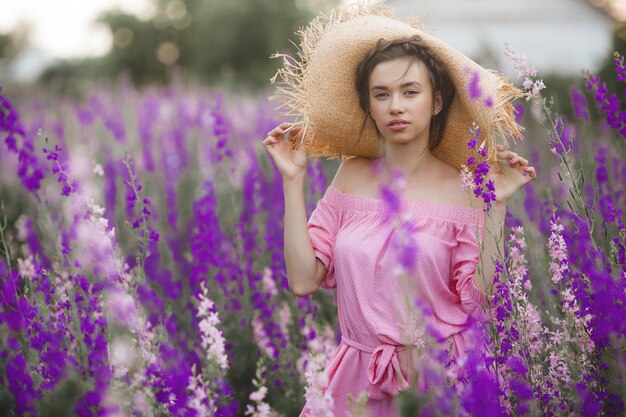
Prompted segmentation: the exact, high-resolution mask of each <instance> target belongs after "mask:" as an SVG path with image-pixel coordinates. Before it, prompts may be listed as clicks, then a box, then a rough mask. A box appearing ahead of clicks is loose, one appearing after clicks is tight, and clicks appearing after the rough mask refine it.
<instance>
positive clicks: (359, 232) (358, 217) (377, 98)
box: [263, 13, 535, 417]
mask: <svg viewBox="0 0 626 417" xmlns="http://www.w3.org/2000/svg"><path fill="white" fill-rule="evenodd" d="M362 17H365V18H367V19H365V20H363V21H360V20H359V19H360V18H362ZM373 17H375V18H376V19H371V18H373ZM342 18H343V19H346V18H345V16H344V17H342ZM379 18H382V19H383V20H380V19H379ZM368 19H369V20H368ZM377 19H378V20H377ZM346 20H347V22H346ZM346 20H342V21H340V22H337V24H336V26H335V29H334V30H333V31H332V33H331V35H329V36H330V38H329V37H328V36H327V37H326V41H328V42H330V43H331V44H335V45H343V44H348V45H350V46H349V48H350V49H355V48H358V47H357V46H355V45H362V43H363V38H367V39H369V40H370V42H369V46H368V47H367V48H366V49H365V50H364V51H362V52H361V53H360V54H357V55H358V58H359V59H358V60H357V61H354V62H353V64H354V63H356V65H347V64H346V62H341V63H340V64H341V68H343V67H345V66H346V65H347V66H348V67H350V68H349V69H350V70H351V71H352V72H353V73H354V75H353V76H352V78H351V81H350V82H349V84H351V85H350V88H351V89H352V90H353V91H354V92H355V97H356V100H352V102H351V103H348V104H347V105H346V107H344V108H343V110H338V109H337V108H333V105H334V104H333V103H334V101H333V100H341V99H342V97H344V96H345V95H344V94H343V93H337V94H336V95H333V93H325V94H326V98H327V100H328V101H327V102H326V104H325V106H330V107H331V108H333V109H332V110H333V111H332V113H333V114H334V115H336V117H337V119H336V120H338V121H335V122H334V123H336V124H337V126H338V125H339V124H341V123H345V124H349V125H351V129H352V132H353V133H354V134H353V136H352V137H340V138H339V139H332V138H331V139H329V140H342V141H345V142H347V143H348V144H350V143H352V144H353V145H354V146H355V149H356V147H357V146H360V147H361V149H362V148H363V142H362V139H363V138H364V137H367V132H366V131H365V130H366V127H367V123H370V122H373V125H374V129H375V130H376V135H377V136H378V138H379V144H380V152H379V154H378V155H375V156H370V157H364V156H359V152H353V156H355V157H353V158H349V159H345V160H344V161H343V162H342V164H341V166H340V168H339V170H338V171H337V173H336V175H335V177H334V179H333V181H332V184H331V185H330V187H329V188H328V190H327V191H326V193H325V195H324V197H323V198H322V199H321V200H320V201H319V203H318V205H317V208H316V209H315V211H314V212H313V214H312V215H311V218H310V219H309V220H308V222H307V218H306V211H305V203H304V181H305V176H306V163H307V155H308V154H310V153H312V152H311V150H312V149H313V148H314V144H311V141H309V142H308V143H306V142H305V141H304V139H306V135H307V134H310V132H305V128H303V127H302V126H300V125H292V124H289V123H282V124H280V125H279V126H277V127H276V128H275V129H274V130H272V131H271V132H270V133H269V134H268V136H267V138H266V139H265V140H264V141H263V144H264V146H265V148H266V149H267V151H268V153H269V155H270V156H271V158H272V159H273V161H274V162H275V164H276V166H277V168H278V171H279V172H280V174H281V175H282V177H283V184H284V192H285V260H286V265H287V275H288V280H289V285H290V288H291V290H292V291H293V292H294V293H295V294H296V295H298V296H305V295H308V294H311V293H313V292H314V291H316V290H317V289H318V288H319V287H323V288H336V291H337V305H338V314H339V323H340V326H341V332H342V342H341V344H340V345H339V347H338V348H337V351H336V352H335V354H334V356H333V358H332V359H331V361H330V363H329V364H328V365H327V367H326V374H327V376H328V387H327V392H328V393H330V395H331V396H332V398H333V400H334V406H333V407H334V408H333V413H334V415H335V416H337V417H341V416H348V415H349V410H350V409H349V406H348V403H347V397H348V395H352V397H354V398H357V397H358V396H359V395H360V393H362V392H364V391H366V392H367V394H368V401H367V408H368V411H369V413H370V415H371V416H372V417H376V416H393V415H396V414H397V411H396V410H395V408H394V404H393V399H394V397H395V396H396V395H397V394H398V393H399V392H400V391H401V390H404V389H407V388H409V386H410V382H412V378H413V377H414V376H415V374H416V371H417V368H418V367H419V363H418V364H416V363H414V356H415V355H411V350H412V347H414V346H416V345H419V340H417V338H419V334H417V335H416V334H415V333H414V332H412V331H411V330H412V329H411V327H412V326H414V325H415V323H412V322H411V320H410V318H411V312H410V311H407V308H406V305H407V304H406V303H405V302H404V299H405V298H407V297H408V298H409V299H410V300H412V301H415V302H419V303H422V304H424V305H426V306H428V308H429V309H430V311H431V312H432V315H431V316H430V318H429V320H431V325H432V326H433V327H434V328H435V329H436V330H437V331H438V332H439V333H440V335H441V336H442V337H443V338H444V339H445V340H446V341H447V343H449V344H450V346H451V354H452V355H454V356H458V355H460V354H462V353H463V351H464V350H465V348H466V346H467V344H468V343H469V341H468V340H466V337H465V334H464V330H465V329H466V328H467V323H468V322H469V321H470V320H471V318H472V317H481V316H484V308H483V306H484V305H485V304H486V302H485V300H486V295H489V294H490V291H491V288H490V286H489V285H488V282H485V280H484V279H483V278H482V277H483V276H484V277H487V278H488V279H489V278H490V277H492V276H493V273H494V270H495V267H494V255H495V254H496V253H497V251H498V247H497V244H498V243H497V242H498V241H499V242H500V244H502V228H503V220H504V215H505V211H506V203H507V201H508V200H509V199H510V197H511V196H512V195H513V193H514V192H515V191H516V190H517V189H519V188H520V187H522V186H523V185H524V184H526V183H528V182H530V181H532V180H533V179H534V178H535V170H534V169H533V168H532V167H530V166H529V165H528V161H527V160H526V159H524V158H522V157H520V156H519V155H517V154H516V153H514V152H511V151H510V150H508V149H506V148H504V147H498V148H496V147H495V146H493V145H490V144H489V143H487V144H486V146H491V147H493V149H490V151H493V153H492V155H493V156H494V157H497V159H498V160H501V161H505V163H504V164H502V165H501V168H500V169H495V168H492V169H491V171H490V172H489V174H488V179H491V180H493V181H494V183H495V189H496V201H495V203H494V205H493V208H492V209H491V213H492V216H493V218H494V224H495V228H493V227H490V226H489V223H491V222H486V221H485V215H484V211H483V205H482V200H478V199H476V198H473V197H468V192H467V191H464V190H463V187H462V182H461V177H460V175H459V167H458V166H454V164H452V163H451V162H450V161H453V160H454V158H446V153H445V152H444V153H443V154H442V153H441V152H439V151H440V150H441V149H446V152H447V153H448V154H452V155H453V156H454V157H458V156H459V155H461V156H464V155H466V153H467V152H466V150H467V147H466V146H465V147H462V146H461V145H454V146H452V147H451V143H452V141H453V140H454V139H452V138H451V135H450V134H451V131H452V132H453V133H454V129H452V128H451V127H450V125H451V124H454V123H457V122H458V118H461V117H462V111H459V110H458V109H459V107H465V108H469V107H471V106H470V105H469V104H468V105H464V104H467V103H470V102H469V101H468V99H467V96H468V93H467V92H465V91H464V89H466V88H467V80H468V77H467V74H465V75H464V74H463V72H464V71H465V70H458V68H457V70H456V72H454V71H455V70H450V68H453V67H452V66H451V65H450V64H445V63H444V62H445V60H446V59H447V58H450V60H451V61H455V62H456V58H455V55H454V54H455V53H456V52H454V53H453V52H444V53H443V55H441V53H440V55H439V57H438V56H436V55H435V53H434V51H435V50H439V49H440V48H439V47H438V46H439V45H440V43H439V42H440V41H438V40H435V41H434V42H437V44H436V45H433V44H432V42H433V41H432V39H431V38H427V37H426V35H425V34H423V33H417V30H408V29H406V28H405V27H404V26H402V25H401V24H400V23H398V21H397V20H395V19H393V18H391V17H389V16H386V15H385V16H379V15H378V14H377V15H376V16H372V14H371V13H370V14H366V15H365V16H359V15H357V16H352V17H350V18H349V19H346ZM348 24H352V25H353V26H352V27H351V28H350V29H349V30H344V29H345V26H346V25H348ZM397 25H400V26H399V27H400V28H401V29H400V30H398V29H397V28H396V26H397ZM337 27H338V28H339V29H336V28H337ZM380 28H382V29H380ZM390 28H392V29H390ZM379 29H380V30H379ZM342 30H343V32H342ZM345 32H350V33H352V32H354V33H356V35H355V34H354V33H353V34H349V35H346V34H345ZM379 32H381V33H379ZM381 34H382V35H384V36H381ZM329 39H330V40H329ZM346 39H348V40H350V41H352V42H345V41H346ZM429 39H430V40H431V41H430V44H429V41H428V40H429ZM355 40H358V42H355ZM322 41H324V39H322V40H320V41H319V42H318V43H317V50H318V51H319V50H320V48H323V42H322ZM441 44H442V43H441ZM372 45H373V46H372ZM448 48H449V47H448ZM334 49H336V48H334ZM344 56H345V54H344V53H342V52H337V53H336V55H335V58H333V59H344V58H343V57H344ZM442 56H443V58H441V57H442ZM339 57H342V58H339ZM333 59H327V60H326V61H322V63H317V64H316V63H314V62H308V63H307V65H318V66H322V67H323V66H324V65H323V63H324V62H326V63H328V62H334V61H333ZM464 59H465V60H467V61H469V59H468V58H467V57H464ZM474 65H475V64H474ZM474 68H475V67H474ZM314 70H315V68H313V69H311V71H314ZM329 71H330V72H333V71H332V69H331V70H329ZM465 72H467V71H465ZM479 74H481V75H482V74H487V72H484V73H482V72H481V73H479ZM470 75H471V74H470ZM329 76H332V74H329ZM486 76H487V75H486ZM470 78H471V77H470ZM306 82H307V80H306V79H305V80H304V81H302V83H304V84H306ZM329 84H330V85H331V86H342V87H343V83H342V82H341V81H333V82H330V83H329ZM484 86H485V84H483V87H484ZM308 88H311V87H308ZM487 90H489V88H488V87H486V88H485V91H487ZM500 90H501V89H500ZM492 91H493V90H492ZM474 95H475V94H474ZM499 97H500V99H498V96H496V99H495V102H498V101H500V102H501V101H502V100H501V96H499ZM455 100H456V102H455ZM312 101H313V102H314V101H315V99H314V98H313V99H312ZM493 101H494V99H493V98H492V100H491V102H492V107H491V108H490V106H489V103H490V101H489V100H487V101H486V104H485V102H482V103H478V106H480V107H481V108H480V109H479V110H476V111H469V114H470V116H471V117H472V118H475V119H479V120H480V119H481V117H482V116H484V114H487V115H488V119H487V121H490V120H493V117H494V116H493V115H491V116H489V115H490V114H491V113H490V112H493V111H495V110H494V109H493ZM504 101H506V100H504ZM322 102H323V100H322ZM466 102H467V103H466ZM470 104H471V103H470ZM468 106H469V107H468ZM352 108H355V109H356V111H357V112H359V111H360V112H361V113H360V114H362V115H363V118H355V117H354V112H353V111H352ZM477 108H478V107H477ZM485 109H486V110H485ZM324 110H325V109H324ZM500 111H505V112H507V111H508V112H510V110H509V109H506V108H505V109H504V110H500ZM303 113H305V114H306V115H311V114H313V113H314V110H311V109H307V110H306V111H303ZM337 113H338V114H337ZM357 114H358V113H357ZM489 117H492V119H489ZM496 118H497V117H496ZM482 120H483V121H485V118H484V117H482ZM310 122H311V123H309V124H307V128H308V129H311V130H315V132H314V133H315V134H316V137H317V138H318V139H319V133H320V132H322V131H323V129H324V123H325V120H324V118H323V117H321V118H318V119H316V120H310ZM330 124H331V125H332V122H331V123H330ZM309 125H310V126H309ZM467 127H469V126H467ZM489 127H490V128H491V129H494V127H493V125H492V126H489ZM331 128H332V126H331ZM466 132H467V130H466ZM468 134H469V133H466V134H465V135H464V137H463V138H461V139H460V141H458V143H465V142H467V141H468V139H469V138H471V136H469V137H468ZM355 144H356V145H355ZM325 149H328V144H326V148H325ZM438 152H439V154H437V153H438ZM346 154H347V155H350V153H347V152H346ZM442 155H443V156H442ZM457 159H458V158H457ZM461 159H462V158H461ZM493 159H495V158H493ZM398 172H399V173H401V175H402V176H403V178H404V180H405V184H406V187H405V191H404V194H403V195H402V196H401V198H402V203H401V207H400V212H401V213H400V214H401V215H402V216H403V219H405V220H406V221H408V222H409V223H410V224H411V227H412V229H413V230H414V231H415V233H414V234H413V236H412V237H413V239H414V240H413V243H414V245H415V250H416V252H417V262H416V263H415V265H414V266H413V267H412V268H410V269H409V270H408V271H406V275H407V277H408V287H407V282H402V280H401V279H399V277H398V274H397V273H395V270H396V267H397V265H398V262H399V258H398V257H399V254H398V250H397V248H396V247H395V246H394V245H393V244H391V243H390V242H392V241H393V239H394V236H395V235H396V234H397V229H396V228H394V227H393V225H391V224H389V222H385V216H386V214H385V205H384V202H383V200H381V198H380V194H379V190H380V187H381V186H383V185H385V184H390V182H391V181H393V178H394V175H397V174H396V173H398ZM483 237H484V239H483ZM496 237H497V238H496ZM477 238H478V239H479V240H481V241H482V242H480V241H477ZM481 243H482V245H483V247H484V249H483V250H482V252H481V250H480V244H481ZM500 249H502V248H500ZM479 264H481V269H482V270H483V272H484V274H477V273H476V270H477V267H478V265H479ZM421 383H424V381H421ZM302 415H303V416H306V415H308V407H306V406H305V409H304V410H303V412H302Z"/></svg>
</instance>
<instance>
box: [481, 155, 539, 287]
mask: <svg viewBox="0 0 626 417" xmlns="http://www.w3.org/2000/svg"><path fill="white" fill-rule="evenodd" d="M497 149H498V152H497V158H498V160H503V161H504V162H505V163H503V164H501V165H500V171H499V172H495V170H494V169H491V170H489V174H487V180H492V181H493V182H494V185H495V190H496V201H495V202H494V204H493V205H492V208H491V210H490V212H491V214H488V215H486V216H485V225H484V229H483V249H482V251H481V254H480V260H479V264H478V265H479V267H480V268H481V270H482V272H483V273H477V274H475V276H474V285H475V286H476V288H478V289H480V290H482V291H483V292H484V293H485V294H487V295H492V294H493V275H494V273H495V271H496V266H495V260H496V258H497V257H498V256H499V255H501V256H504V218H505V216H506V204H507V202H508V201H509V199H510V198H511V197H512V196H513V194H515V192H517V190H519V189H520V188H521V187H523V186H524V185H526V184H528V183H529V182H531V181H533V180H534V179H535V178H537V174H536V172H535V168H533V167H531V166H528V161H527V160H526V159H524V158H522V157H521V156H519V155H518V154H517V153H515V152H511V151H510V150H508V149H506V148H505V147H503V146H501V145H498V148H497Z"/></svg>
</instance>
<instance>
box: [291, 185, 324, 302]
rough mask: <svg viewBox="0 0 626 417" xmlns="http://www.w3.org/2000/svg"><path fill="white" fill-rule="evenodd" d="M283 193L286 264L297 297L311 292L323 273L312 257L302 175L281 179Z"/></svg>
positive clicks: (322, 268) (315, 288)
mask: <svg viewBox="0 0 626 417" xmlns="http://www.w3.org/2000/svg"><path fill="white" fill-rule="evenodd" d="M283 190H284V193H285V264H286V265H287V280H288V281H289V288H290V289H291V291H292V292H293V293H294V294H295V295H297V296H305V295H309V294H311V293H313V292H314V291H315V290H317V289H318V288H319V286H320V283H321V282H322V280H323V279H324V277H325V276H326V273H327V271H326V267H325V266H324V264H323V263H322V261H320V260H319V259H317V258H316V257H315V253H314V251H313V245H312V244H311V238H310V237H309V232H308V227H307V218H306V208H305V205H304V176H302V177H301V178H300V177H298V178H296V179H294V180H291V181H287V180H285V181H283Z"/></svg>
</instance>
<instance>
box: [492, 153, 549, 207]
mask: <svg viewBox="0 0 626 417" xmlns="http://www.w3.org/2000/svg"><path fill="white" fill-rule="evenodd" d="M496 148H497V150H498V152H497V157H498V163H500V161H503V162H504V163H500V173H495V172H494V170H493V169H490V170H489V173H488V174H487V180H493V182H494V186H495V189H496V204H497V205H502V206H504V205H506V203H507V202H508V201H509V199H510V198H511V197H512V196H513V194H515V192H516V191H517V190H519V189H520V188H522V187H523V186H524V185H526V184H528V183H529V182H531V181H533V180H534V179H535V178H537V173H536V172H535V168H533V167H531V166H528V160H526V159H524V158H522V157H521V156H519V155H518V154H516V153H515V152H512V151H510V150H508V149H507V148H505V147H504V146H502V145H497V147H496Z"/></svg>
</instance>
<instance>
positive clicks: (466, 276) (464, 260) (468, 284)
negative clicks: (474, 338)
mask: <svg viewBox="0 0 626 417" xmlns="http://www.w3.org/2000/svg"><path fill="white" fill-rule="evenodd" d="M483 223H484V222H483V221H482V220H481V221H479V222H478V224H477V225H475V226H474V225H465V226H463V227H461V228H459V230H458V231H457V241H458V243H459V244H458V246H457V247H456V248H455V249H454V251H453V254H452V279H453V281H454V283H455V285H456V291H457V293H458V294H459V297H460V298H461V306H462V308H463V310H464V311H465V312H466V313H467V314H469V315H470V316H472V317H474V318H477V319H481V320H484V319H487V318H488V317H487V315H486V314H485V311H483V306H485V307H484V308H485V309H486V308H487V297H486V295H485V294H484V293H483V292H482V291H481V290H480V289H478V288H476V286H475V285H474V276H475V275H476V270H477V267H478V261H479V258H480V246H479V243H478V241H477V239H476V238H477V235H476V232H478V239H480V241H482V234H483Z"/></svg>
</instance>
